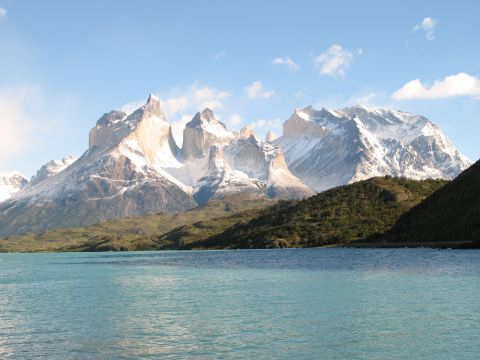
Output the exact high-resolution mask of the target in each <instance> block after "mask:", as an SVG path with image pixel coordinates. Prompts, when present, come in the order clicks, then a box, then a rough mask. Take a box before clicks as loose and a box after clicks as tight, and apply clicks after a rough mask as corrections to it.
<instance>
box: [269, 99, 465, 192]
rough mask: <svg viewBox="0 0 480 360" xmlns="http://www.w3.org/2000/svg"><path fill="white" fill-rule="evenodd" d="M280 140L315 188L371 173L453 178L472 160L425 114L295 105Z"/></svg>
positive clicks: (296, 170)
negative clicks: (318, 108)
mask: <svg viewBox="0 0 480 360" xmlns="http://www.w3.org/2000/svg"><path fill="white" fill-rule="evenodd" d="M283 129H284V133H283V136H282V137H281V138H280V139H278V140H276V141H275V143H277V144H279V145H280V146H281V147H282V149H283V150H284V152H285V155H286V160H287V163H288V165H289V167H290V169H291V170H292V172H293V173H294V174H295V175H296V176H298V177H299V178H301V179H302V180H303V181H304V182H305V183H306V184H307V185H309V186H311V187H312V188H314V189H315V190H316V191H322V190H325V189H328V188H330V187H333V186H337V185H343V184H347V183H349V182H352V181H358V180H362V179H366V178H369V177H372V176H383V175H393V176H405V177H409V178H413V179H424V178H447V179H451V178H453V177H455V176H456V175H458V174H459V173H460V172H461V171H462V170H464V169H465V168H467V167H468V166H469V165H470V164H471V161H470V160H469V159H467V158H466V157H465V156H463V155H462V154H461V153H460V152H459V151H458V150H457V149H455V147H454V146H453V144H452V143H451V142H450V141H449V140H448V139H447V137H446V136H445V135H444V134H443V133H442V131H441V130H440V128H439V127H438V126H436V125H435V124H434V123H432V122H431V121H430V120H428V119H427V118H425V117H424V116H421V115H417V114H411V113H407V112H402V111H396V110H389V109H380V108H370V107H367V106H364V105H355V106H350V107H346V108H343V109H335V110H327V109H325V108H323V109H322V110H315V109H313V108H312V107H311V106H309V107H306V108H304V109H297V110H295V111H294V113H293V114H292V116H291V117H290V118H289V119H288V120H287V121H286V122H285V123H284V126H283Z"/></svg>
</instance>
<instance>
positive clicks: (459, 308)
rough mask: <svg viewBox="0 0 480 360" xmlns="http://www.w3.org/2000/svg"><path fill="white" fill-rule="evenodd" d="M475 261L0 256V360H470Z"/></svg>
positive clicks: (331, 252)
mask: <svg viewBox="0 0 480 360" xmlns="http://www.w3.org/2000/svg"><path fill="white" fill-rule="evenodd" d="M479 356H480V251H461V250H428V249H297V250H245V251H192V252H176V251H171V252H170V251H168V252H138V253H64V254H0V359H169V358H172V359H173V358H175V359H176V358H178V359H185V358H187V359H188V358H198V359H226V358H228V359H347V358H352V359H420V358H421V359H478V358H479Z"/></svg>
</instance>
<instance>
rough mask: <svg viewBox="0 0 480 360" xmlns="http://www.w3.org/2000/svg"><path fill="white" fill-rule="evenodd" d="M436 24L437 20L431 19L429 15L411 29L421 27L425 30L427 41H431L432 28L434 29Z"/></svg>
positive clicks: (432, 35) (415, 29) (432, 36)
mask: <svg viewBox="0 0 480 360" xmlns="http://www.w3.org/2000/svg"><path fill="white" fill-rule="evenodd" d="M437 24H438V20H436V19H432V18H431V17H426V18H424V19H423V21H422V22H421V23H420V24H416V25H415V26H414V27H413V31H418V30H420V29H422V30H423V31H424V32H425V38H426V39H427V40H428V41H432V40H433V39H435V36H434V29H435V26H437Z"/></svg>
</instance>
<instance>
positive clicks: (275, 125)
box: [250, 118, 282, 130]
mask: <svg viewBox="0 0 480 360" xmlns="http://www.w3.org/2000/svg"><path fill="white" fill-rule="evenodd" d="M250 125H252V127H254V128H255V129H256V130H271V129H281V128H282V120H280V119H279V118H275V119H270V120H267V119H258V120H257V121H255V122H253V123H251V124H250Z"/></svg>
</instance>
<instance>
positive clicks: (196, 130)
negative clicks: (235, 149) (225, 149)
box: [182, 109, 234, 160]
mask: <svg viewBox="0 0 480 360" xmlns="http://www.w3.org/2000/svg"><path fill="white" fill-rule="evenodd" d="M233 138H234V134H233V133H232V132H230V131H228V130H227V128H226V126H225V124H223V123H222V122H221V121H219V120H217V119H216V118H215V116H214V115H213V112H212V110H210V109H205V110H203V111H202V112H201V113H200V112H199V113H197V114H196V115H195V116H194V117H193V119H192V120H191V121H190V122H188V123H187V125H186V127H185V130H183V145H182V154H183V157H184V158H185V159H186V160H191V159H197V158H201V157H204V156H205V155H208V153H209V152H210V148H211V147H212V145H226V144H228V143H230V141H232V140H233Z"/></svg>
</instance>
